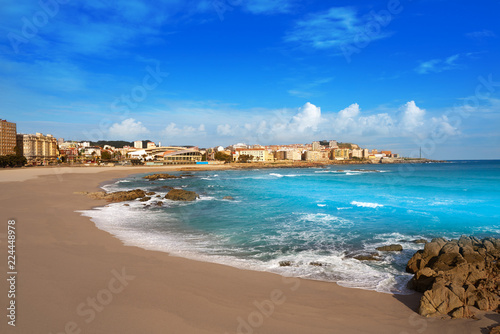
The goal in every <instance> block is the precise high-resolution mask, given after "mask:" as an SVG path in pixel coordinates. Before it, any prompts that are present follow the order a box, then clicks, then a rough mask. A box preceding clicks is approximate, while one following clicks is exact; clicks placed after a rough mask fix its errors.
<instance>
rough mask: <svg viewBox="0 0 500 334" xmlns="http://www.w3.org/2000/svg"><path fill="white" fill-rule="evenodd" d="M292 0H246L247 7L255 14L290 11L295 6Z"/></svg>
mask: <svg viewBox="0 0 500 334" xmlns="http://www.w3.org/2000/svg"><path fill="white" fill-rule="evenodd" d="M293 2H294V1H291V0H272V1H270V0H245V3H244V5H245V8H246V10H248V11H249V12H251V13H253V14H276V13H288V12H290V10H291V9H292V7H293Z"/></svg>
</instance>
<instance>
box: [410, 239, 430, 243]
mask: <svg viewBox="0 0 500 334" xmlns="http://www.w3.org/2000/svg"><path fill="white" fill-rule="evenodd" d="M413 243H415V244H426V243H427V240H425V239H417V240H413Z"/></svg>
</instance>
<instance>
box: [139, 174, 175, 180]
mask: <svg viewBox="0 0 500 334" xmlns="http://www.w3.org/2000/svg"><path fill="white" fill-rule="evenodd" d="M179 178H180V176H175V175H170V174H166V173H160V174H151V175H146V176H144V177H143V179H146V180H149V181H155V180H158V179H179Z"/></svg>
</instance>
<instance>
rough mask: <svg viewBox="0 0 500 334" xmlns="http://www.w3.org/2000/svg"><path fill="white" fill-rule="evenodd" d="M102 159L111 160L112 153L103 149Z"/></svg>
mask: <svg viewBox="0 0 500 334" xmlns="http://www.w3.org/2000/svg"><path fill="white" fill-rule="evenodd" d="M101 159H102V160H111V153H110V152H108V151H102V153H101Z"/></svg>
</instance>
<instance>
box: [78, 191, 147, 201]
mask: <svg viewBox="0 0 500 334" xmlns="http://www.w3.org/2000/svg"><path fill="white" fill-rule="evenodd" d="M79 194H82V195H87V197H89V198H92V199H103V200H106V201H108V202H125V201H132V200H134V199H137V198H142V197H144V196H146V192H145V191H144V190H142V189H134V190H129V191H116V192H113V193H107V192H104V191H97V192H90V193H89V192H80V193H79Z"/></svg>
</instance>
